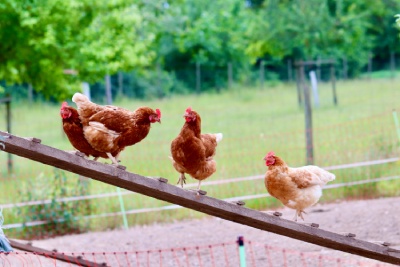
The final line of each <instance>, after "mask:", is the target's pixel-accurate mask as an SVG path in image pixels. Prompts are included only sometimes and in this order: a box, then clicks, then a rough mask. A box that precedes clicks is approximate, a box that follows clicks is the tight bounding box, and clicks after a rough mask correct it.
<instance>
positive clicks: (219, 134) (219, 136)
mask: <svg viewBox="0 0 400 267" xmlns="http://www.w3.org/2000/svg"><path fill="white" fill-rule="evenodd" d="M223 137H224V135H223V134H222V133H217V134H215V139H216V140H217V143H219V142H221V140H222V138H223Z"/></svg>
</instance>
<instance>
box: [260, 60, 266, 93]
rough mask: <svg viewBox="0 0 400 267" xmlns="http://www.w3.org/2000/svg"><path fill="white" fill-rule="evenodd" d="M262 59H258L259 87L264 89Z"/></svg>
mask: <svg viewBox="0 0 400 267" xmlns="http://www.w3.org/2000/svg"><path fill="white" fill-rule="evenodd" d="M264 78H265V76H264V61H263V60H261V61H260V88H261V89H264Z"/></svg>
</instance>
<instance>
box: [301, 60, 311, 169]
mask: <svg viewBox="0 0 400 267" xmlns="http://www.w3.org/2000/svg"><path fill="white" fill-rule="evenodd" d="M300 77H301V85H302V86H303V92H304V115H305V124H306V125H305V126H306V129H305V130H306V157H307V165H312V164H314V146H313V131H312V110H311V98H310V87H309V86H308V85H307V84H306V83H305V81H304V66H303V65H300Z"/></svg>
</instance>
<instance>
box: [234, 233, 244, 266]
mask: <svg viewBox="0 0 400 267" xmlns="http://www.w3.org/2000/svg"><path fill="white" fill-rule="evenodd" d="M236 243H237V244H238V246H239V260H240V267H246V250H245V248H244V238H243V236H239V237H238V239H237V241H236Z"/></svg>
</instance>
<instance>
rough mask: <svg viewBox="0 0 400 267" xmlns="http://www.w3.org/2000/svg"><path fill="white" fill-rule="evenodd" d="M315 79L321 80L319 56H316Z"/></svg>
mask: <svg viewBox="0 0 400 267" xmlns="http://www.w3.org/2000/svg"><path fill="white" fill-rule="evenodd" d="M317 79H318V81H320V80H321V57H320V56H318V58H317Z"/></svg>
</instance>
